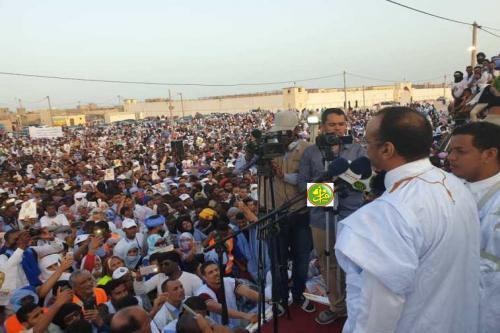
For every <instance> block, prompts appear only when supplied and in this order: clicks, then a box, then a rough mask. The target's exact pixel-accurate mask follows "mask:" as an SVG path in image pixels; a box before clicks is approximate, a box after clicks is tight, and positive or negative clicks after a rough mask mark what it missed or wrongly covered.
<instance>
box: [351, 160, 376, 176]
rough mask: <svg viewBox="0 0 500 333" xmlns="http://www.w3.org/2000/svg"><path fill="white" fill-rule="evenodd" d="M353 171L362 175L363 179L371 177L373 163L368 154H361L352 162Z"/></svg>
mask: <svg viewBox="0 0 500 333" xmlns="http://www.w3.org/2000/svg"><path fill="white" fill-rule="evenodd" d="M349 168H350V169H351V171H352V172H354V173H355V174H357V175H360V176H361V179H367V178H370V176H371V175H372V164H371V163H370V160H369V159H368V157H366V156H361V157H358V158H357V159H355V160H354V161H352V162H351V166H350V167H349Z"/></svg>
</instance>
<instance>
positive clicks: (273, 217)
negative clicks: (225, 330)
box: [203, 175, 325, 333]
mask: <svg viewBox="0 0 500 333" xmlns="http://www.w3.org/2000/svg"><path fill="white" fill-rule="evenodd" d="M265 179H270V180H272V177H267V175H265ZM324 179H325V175H322V176H321V177H318V178H317V179H314V180H313V181H312V182H314V183H316V182H321V181H323V180H324ZM263 187H264V189H265V187H266V183H265V180H264V186H263ZM271 190H274V187H273V186H271ZM266 196H267V194H266V192H264V199H267V198H266ZM306 196H307V191H302V192H301V193H298V194H297V195H296V196H295V197H294V198H292V199H290V200H289V201H288V202H286V203H284V204H282V205H281V206H280V207H278V208H276V209H273V210H271V211H270V212H268V213H266V214H265V215H264V216H262V217H261V218H259V219H258V220H257V221H256V222H254V223H252V224H249V225H247V226H245V227H243V228H241V229H239V230H238V231H236V232H234V231H233V232H232V233H231V234H229V235H227V236H225V237H222V238H219V239H217V240H216V242H215V243H214V244H212V245H210V246H208V247H207V248H205V250H204V251H203V252H205V253H206V252H209V251H211V250H213V249H216V251H217V255H218V260H219V274H220V279H221V290H222V295H223V297H222V321H223V323H224V319H226V321H228V312H227V303H226V294H225V289H224V264H223V260H224V258H223V253H224V251H225V250H226V247H225V243H226V242H227V241H228V240H230V239H232V238H236V237H237V236H238V235H239V234H241V233H243V232H245V231H247V230H250V229H252V228H255V227H259V233H260V234H261V236H262V238H270V237H272V238H271V242H270V243H271V248H270V252H271V255H270V257H271V276H272V281H273V282H272V283H273V293H272V294H273V297H272V298H273V318H274V321H273V323H274V325H273V331H274V332H275V333H277V332H278V308H277V304H278V302H279V301H280V299H278V293H277V291H276V289H277V288H278V287H279V288H281V287H282V286H281V284H280V283H279V279H280V278H279V277H280V274H277V273H278V272H276V268H277V267H278V266H277V265H276V260H277V258H276V257H275V256H276V255H277V253H276V251H275V250H279V244H278V239H277V237H276V234H277V232H279V226H278V223H279V221H281V220H282V219H283V218H284V217H286V215H285V214H283V215H282V216H280V217H278V215H280V214H282V213H284V212H285V211H287V210H288V208H290V207H291V206H293V205H294V204H296V203H297V202H300V201H301V200H304V199H306ZM271 200H272V201H274V194H272V191H271ZM268 220H270V221H268ZM261 241H262V240H261ZM262 252H263V251H262V246H260V248H259V256H260V255H261V254H262ZM273 257H274V259H273ZM262 259H263V258H260V260H259V271H260V269H261V268H262V272H259V275H260V277H261V278H262V279H261V281H259V284H260V290H261V302H259V313H258V315H259V318H258V329H259V330H260V326H261V325H260V319H261V316H262V314H264V315H263V317H264V321H265V309H264V284H265V276H262V275H263V273H264V272H263V271H264V267H262V266H261V263H262ZM281 266H282V265H279V268H280V269H282V268H283V267H281ZM285 273H286V272H285ZM280 294H281V293H280ZM285 297H286V298H285V302H284V306H285V309H286V311H287V312H288V315H289V311H288V295H286V296H285ZM280 298H283V295H281V297H280ZM224 304H225V305H224ZM261 312H262V313H261ZM224 325H227V323H225V324H224ZM258 332H260V331H258Z"/></svg>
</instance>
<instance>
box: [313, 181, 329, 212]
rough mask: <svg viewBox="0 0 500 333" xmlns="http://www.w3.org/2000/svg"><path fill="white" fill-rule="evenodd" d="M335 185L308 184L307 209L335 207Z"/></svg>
mask: <svg viewBox="0 0 500 333" xmlns="http://www.w3.org/2000/svg"><path fill="white" fill-rule="evenodd" d="M333 198H334V191H333V183H307V207H333Z"/></svg>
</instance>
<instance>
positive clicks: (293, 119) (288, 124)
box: [269, 111, 299, 132]
mask: <svg viewBox="0 0 500 333" xmlns="http://www.w3.org/2000/svg"><path fill="white" fill-rule="evenodd" d="M298 124H299V116H298V115H297V113H296V112H295V111H281V112H278V113H276V114H275V116H274V125H273V127H272V128H271V129H270V130H269V132H279V131H291V130H293V129H294V128H295V127H296V126H297V125H298Z"/></svg>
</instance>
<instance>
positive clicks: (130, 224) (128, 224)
mask: <svg viewBox="0 0 500 333" xmlns="http://www.w3.org/2000/svg"><path fill="white" fill-rule="evenodd" d="M132 227H137V223H135V221H134V220H132V219H129V218H125V219H124V220H123V222H122V229H128V228H132Z"/></svg>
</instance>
